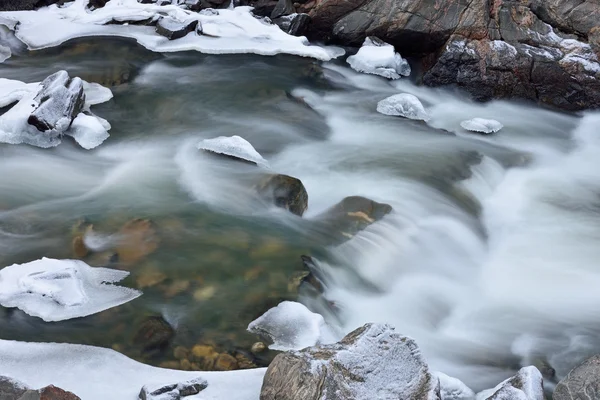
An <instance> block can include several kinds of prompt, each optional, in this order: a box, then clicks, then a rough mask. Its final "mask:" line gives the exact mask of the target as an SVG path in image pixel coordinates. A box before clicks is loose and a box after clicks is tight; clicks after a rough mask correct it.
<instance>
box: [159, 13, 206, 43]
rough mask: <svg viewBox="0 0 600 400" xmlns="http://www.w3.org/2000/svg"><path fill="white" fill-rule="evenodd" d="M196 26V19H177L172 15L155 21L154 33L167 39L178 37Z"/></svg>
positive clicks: (191, 30)
mask: <svg viewBox="0 0 600 400" xmlns="http://www.w3.org/2000/svg"><path fill="white" fill-rule="evenodd" d="M197 27H198V20H196V19H194V20H190V21H183V22H182V21H178V20H176V19H175V18H172V17H162V18H160V19H159V20H158V22H157V23H156V33H158V34H159V35H162V36H164V37H166V38H167V39H169V40H175V39H180V38H182V37H184V36H185V35H187V34H188V33H190V32H193V31H194V30H195V29H196V28H197Z"/></svg>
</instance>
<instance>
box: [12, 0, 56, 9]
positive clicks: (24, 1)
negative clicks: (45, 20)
mask: <svg viewBox="0 0 600 400" xmlns="http://www.w3.org/2000/svg"><path fill="white" fill-rule="evenodd" d="M62 3H63V1H62V0H0V11H29V10H35V9H36V8H40V7H46V6H49V5H51V4H62Z"/></svg>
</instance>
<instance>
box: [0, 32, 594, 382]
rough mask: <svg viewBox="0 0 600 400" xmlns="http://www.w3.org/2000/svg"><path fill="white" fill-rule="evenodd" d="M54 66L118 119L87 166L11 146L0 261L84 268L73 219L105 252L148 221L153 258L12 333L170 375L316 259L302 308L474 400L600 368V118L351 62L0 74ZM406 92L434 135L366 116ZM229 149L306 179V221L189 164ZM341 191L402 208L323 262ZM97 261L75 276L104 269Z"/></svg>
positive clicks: (144, 64)
mask: <svg viewBox="0 0 600 400" xmlns="http://www.w3.org/2000/svg"><path fill="white" fill-rule="evenodd" d="M59 68H64V69H67V70H68V71H69V72H71V74H72V75H79V76H81V77H83V78H84V79H88V80H91V81H97V82H100V83H102V84H105V85H107V86H109V87H111V89H112V90H113V92H114V94H115V97H114V99H113V100H111V101H110V102H108V103H106V104H103V105H100V106H96V107H95V108H93V110H94V112H96V113H97V114H98V115H100V116H102V117H103V118H106V119H107V120H109V121H110V123H111V124H112V127H113V128H112V130H111V132H110V133H111V137H110V138H109V139H108V140H107V141H106V142H105V143H104V144H103V145H101V146H100V147H99V148H97V149H95V150H93V151H85V150H81V149H79V148H77V147H76V146H75V145H74V144H73V143H70V142H68V141H66V142H64V143H63V144H61V145H60V146H59V147H58V148H55V149H45V150H42V149H37V148H33V147H28V146H10V145H1V147H0V150H1V153H2V157H0V188H1V190H0V210H1V211H0V249H1V250H2V251H1V253H0V260H1V261H2V265H10V264H11V263H14V262H19V263H21V262H26V261H30V260H33V259H37V258H39V257H42V256H48V257H55V258H67V257H73V254H72V247H71V240H72V238H73V233H72V231H73V229H74V228H73V227H74V226H76V225H77V224H78V223H79V222H78V221H81V220H82V219H84V220H85V221H88V222H89V223H93V225H94V230H95V231H96V232H100V233H102V234H105V235H110V234H112V233H115V232H117V231H118V230H119V229H120V228H121V226H123V225H124V224H125V223H127V222H128V221H129V220H131V219H133V218H147V219H150V220H151V221H152V223H153V225H152V226H153V228H151V229H152V230H153V231H155V235H156V236H157V237H158V238H159V240H160V242H159V243H158V248H157V250H156V251H155V252H152V253H151V254H149V255H147V256H146V257H141V258H139V259H137V258H136V259H135V260H132V261H131V262H130V263H120V264H119V263H117V264H116V265H115V266H114V267H116V268H124V269H128V270H130V271H131V272H132V275H131V277H130V278H128V279H127V280H126V281H124V284H126V285H128V286H132V287H139V288H142V290H143V291H144V295H143V296H141V297H140V298H138V299H136V300H135V301H133V302H131V303H128V304H126V305H123V306H121V307H118V308H115V309H112V310H108V311H106V312H103V313H100V314H97V315H94V316H90V317H86V318H83V319H76V320H71V321H66V322H60V323H44V322H42V321H41V320H39V319H37V318H33V317H29V316H27V315H25V314H23V313H21V312H20V311H9V310H6V311H5V312H4V314H0V337H1V338H3V339H19V340H30V341H65V342H76V343H86V344H94V345H100V346H105V347H114V348H116V349H119V350H121V351H123V352H124V353H125V354H128V355H130V356H133V357H136V358H138V359H142V360H144V361H147V362H152V363H154V364H158V365H160V364H161V362H164V361H168V360H172V359H173V355H172V353H173V348H174V347H175V346H178V345H181V346H185V347H188V348H189V347H191V346H193V345H194V344H195V343H210V344H213V345H215V346H217V347H219V348H221V349H223V351H225V350H226V351H231V349H246V350H248V349H249V347H250V345H251V344H252V343H253V342H254V341H256V339H257V338H256V337H253V336H252V335H250V334H249V333H246V332H245V328H246V326H247V324H248V323H249V322H250V321H252V320H253V319H254V318H256V317H257V316H259V315H260V314H261V313H262V312H264V311H266V310H267V309H268V308H269V307H270V306H274V305H276V304H277V302H279V301H281V300H282V299H297V298H298V295H297V294H296V293H295V292H294V291H293V290H291V289H290V288H289V285H288V283H289V279H290V278H291V277H292V276H293V274H294V272H297V271H301V270H302V263H301V261H300V257H299V256H300V255H302V254H309V255H313V256H315V257H316V258H317V259H318V260H319V261H318V266H319V267H320V268H321V269H322V271H323V275H324V276H325V277H326V278H325V286H326V288H325V293H324V294H323V296H324V298H325V299H327V302H323V301H322V299H321V298H316V299H315V298H314V297H311V296H308V295H301V296H300V300H301V301H303V302H305V304H307V305H309V306H310V307H311V308H313V310H315V311H319V312H322V313H323V314H324V316H325V317H326V318H327V319H328V321H329V322H330V323H331V324H332V325H334V326H335V327H337V328H338V330H339V333H340V335H341V334H343V333H345V332H348V331H350V330H352V329H353V328H355V327H357V326H359V325H361V324H363V323H366V322H388V323H391V324H393V325H395V326H396V328H397V330H399V331H400V332H402V333H404V334H407V335H410V336H412V337H414V338H415V339H416V340H417V342H418V343H419V345H420V346H421V348H422V351H423V353H424V355H425V356H426V358H427V360H428V361H429V363H430V364H431V366H432V368H433V369H435V370H440V371H442V372H444V373H447V374H448V375H452V376H456V377H458V378H460V379H462V380H464V381H465V382H466V383H467V384H469V385H471V386H472V387H473V388H474V389H483V388H486V387H490V386H493V385H495V384H496V383H498V382H499V381H500V380H501V379H502V378H504V377H506V376H509V375H510V374H512V373H513V372H514V370H515V369H518V368H519V366H521V365H529V364H531V363H534V364H536V365H538V366H542V365H550V366H551V367H552V368H554V369H555V370H556V374H557V376H558V377H562V376H564V375H565V374H566V372H568V370H569V368H570V367H572V366H573V365H574V364H575V363H577V362H578V361H581V360H582V359H583V358H584V357H586V356H589V355H591V354H593V353H594V352H598V351H600V341H599V340H598V339H597V337H598V333H599V332H598V331H599V328H600V323H598V319H597V317H596V311H597V310H598V309H599V306H600V296H599V295H597V293H598V292H596V289H597V287H598V285H599V284H600V271H599V270H598V266H599V265H598V260H600V247H598V246H597V245H596V244H597V240H598V238H599V237H600V228H598V226H599V225H598V216H599V213H598V212H599V210H600V197H599V196H600V179H599V178H600V172H598V171H597V169H596V168H595V165H596V163H597V162H598V159H599V157H600V141H599V140H600V139H598V137H597V135H598V133H599V132H598V126H600V117H599V116H597V115H593V114H589V115H585V116H574V115H565V114H561V113H556V112H551V111H547V110H542V109H539V108H534V107H533V106H531V105H526V104H517V103H508V102H492V103H489V104H484V105H483V104H477V103H472V102H471V101H469V100H468V99H466V98H464V97H463V96H462V95H461V94H458V93H452V92H450V91H445V90H433V89H426V88H421V87H417V86H415V85H413V84H412V83H411V82H409V81H407V80H403V81H399V82H388V81H386V80H384V79H380V78H378V77H374V76H367V75H360V74H357V73H355V72H353V71H351V70H350V69H348V68H347V67H346V66H344V65H343V64H342V63H339V62H336V63H328V64H325V65H322V66H321V65H320V64H318V63H315V62H313V61H311V60H309V59H302V58H296V57H289V56H277V57H258V56H252V55H235V56H207V55H201V54H196V53H184V54H172V55H168V56H157V55H154V54H151V53H148V52H146V51H144V50H141V49H139V48H137V47H136V46H134V45H132V44H130V43H128V42H123V41H120V40H115V39H110V40H109V39H94V40H86V41H75V42H72V43H70V44H67V45H65V46H62V47H61V48H59V49H53V50H46V51H41V52H36V53H33V54H21V55H16V56H13V57H12V58H11V59H9V60H7V61H6V62H5V63H3V64H0V76H2V77H7V78H13V79H19V80H23V81H28V82H29V81H37V80H41V79H43V78H44V77H45V76H47V75H49V74H50V73H52V72H54V71H56V70H57V69H59ZM131 78H134V79H133V81H129V82H128V83H125V84H120V82H121V81H123V80H129V79H131ZM290 92H292V93H293V94H294V95H295V96H301V97H302V98H303V99H304V101H306V103H308V104H309V105H310V106H311V107H312V109H311V108H310V107H307V106H306V105H303V104H301V103H300V102H298V101H294V100H293V99H292V98H290V96H288V94H289V93H290ZM398 92H409V93H413V94H415V95H417V96H418V97H419V98H420V99H421V100H422V101H423V102H424V104H425V106H426V107H427V108H428V109H429V110H430V111H431V114H432V116H433V118H432V120H431V121H430V123H429V126H428V125H425V124H423V123H420V122H414V121H409V120H404V119H400V118H394V117H387V116H383V115H380V114H377V113H376V112H375V107H376V104H377V102H378V101H379V100H381V99H383V98H385V97H387V96H389V95H392V94H395V93H398ZM473 117H484V118H495V119H498V120H500V121H501V122H502V123H503V124H504V125H505V128H504V129H503V130H502V131H501V132H500V133H498V134H496V135H493V136H489V137H482V136H478V135H473V134H467V133H466V132H464V131H462V130H460V126H459V123H460V122H461V121H462V120H464V119H470V118H473ZM452 132H455V133H456V134H454V133H452ZM233 134H237V135H241V136H243V137H245V138H246V139H247V140H249V141H250V142H251V143H252V144H253V145H254V147H255V148H256V149H257V150H258V151H259V152H260V153H261V154H262V155H263V156H264V157H265V158H266V159H268V160H269V162H270V164H271V168H272V170H273V171H275V172H277V173H284V174H288V175H291V176H295V177H297V178H299V179H301V180H302V182H303V183H304V185H305V187H306V189H307V191H308V194H309V208H308V210H307V212H306V214H305V215H304V218H299V217H296V216H294V215H292V214H289V213H286V212H284V211H282V210H280V209H276V208H273V207H271V206H269V205H267V204H264V203H262V202H261V201H259V199H257V198H256V196H254V195H253V192H252V190H251V186H252V185H253V184H254V183H255V181H256V179H257V174H258V173H257V170H256V169H255V168H251V167H249V166H246V165H243V164H238V163H235V162H229V161H226V160H220V159H218V158H214V157H208V158H207V157H206V156H202V155H201V154H199V153H198V151H197V150H196V148H195V145H196V143H197V142H198V141H199V140H201V139H202V138H210V137H215V136H219V135H233ZM474 154H475V155H476V156H475V157H473V155H474ZM351 195H361V196H365V197H368V198H371V199H373V200H375V201H379V202H383V203H387V204H390V205H391V206H392V207H393V212H392V213H391V214H389V215H388V216H386V217H385V218H384V219H383V220H382V221H379V222H377V223H375V224H373V225H371V226H370V227H369V228H367V229H366V230H365V231H363V232H361V233H359V234H358V235H357V236H356V237H354V238H353V239H352V240H350V241H348V242H346V243H344V244H342V245H339V246H332V245H331V241H330V240H329V239H330V238H329V237H328V236H327V234H324V233H323V232H321V230H320V229H318V227H317V225H315V223H314V222H315V217H317V216H318V215H319V214H320V213H321V212H323V211H324V210H326V209H328V208H329V207H331V206H333V205H334V204H336V203H337V202H338V201H340V200H341V199H342V198H344V197H346V196H351ZM86 223H87V222H86ZM101 256H102V254H100V255H99V256H98V255H96V256H88V258H86V259H85V260H86V261H87V262H89V263H90V264H91V265H95V264H96V265H99V264H102V263H103V262H105V261H106V260H103V259H98V258H99V257H101ZM94 257H96V258H94ZM324 305H327V306H324ZM332 305H333V307H332ZM332 310H335V312H332ZM147 315H162V316H163V317H164V318H165V319H166V320H167V321H169V322H170V323H171V324H173V325H174V326H175V327H176V331H177V334H176V336H175V338H174V340H173V343H172V344H171V345H170V346H169V348H167V349H165V350H163V351H162V352H159V353H158V354H152V355H144V354H142V353H140V351H139V349H137V348H136V344H135V342H132V339H131V338H132V336H135V331H136V329H137V327H138V325H139V321H140V320H142V319H143V318H144V317H145V316H147ZM271 356H272V355H267V356H264V358H263V359H260V358H259V359H257V360H255V361H256V363H257V364H259V365H264V363H266V362H268V359H269V357H271ZM163 365H164V364H163ZM548 382H552V380H551V379H550V380H549V381H548ZM550 384H551V383H550Z"/></svg>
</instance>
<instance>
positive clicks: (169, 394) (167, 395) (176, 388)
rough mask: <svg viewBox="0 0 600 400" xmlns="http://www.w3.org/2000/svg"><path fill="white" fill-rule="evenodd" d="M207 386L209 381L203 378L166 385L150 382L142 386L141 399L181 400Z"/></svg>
mask: <svg viewBox="0 0 600 400" xmlns="http://www.w3.org/2000/svg"><path fill="white" fill-rule="evenodd" d="M207 387H208V382H207V381H206V380H205V379H202V378H195V379H191V380H189V381H185V382H178V383H171V384H166V385H163V384H149V385H145V386H144V387H143V388H142V390H141V391H140V396H139V398H140V400H179V399H181V398H183V397H187V396H193V395H196V394H198V393H200V392H201V391H203V390H204V389H206V388H207Z"/></svg>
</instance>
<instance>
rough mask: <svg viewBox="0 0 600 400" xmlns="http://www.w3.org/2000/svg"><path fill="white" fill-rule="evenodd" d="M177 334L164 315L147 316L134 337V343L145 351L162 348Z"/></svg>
mask: <svg viewBox="0 0 600 400" xmlns="http://www.w3.org/2000/svg"><path fill="white" fill-rule="evenodd" d="M174 336H175V330H174V329H173V328H172V327H171V325H169V323H168V322H167V321H165V320H164V319H163V318H162V317H148V318H146V319H145V320H144V321H143V322H142V324H141V325H140V327H139V328H138V330H137V332H136V333H135V335H134V337H133V344H134V346H136V347H139V348H141V349H142V351H144V352H148V351H154V350H159V351H160V350H162V349H164V348H165V347H167V346H168V345H169V343H170V341H171V340H172V339H173V337H174Z"/></svg>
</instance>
